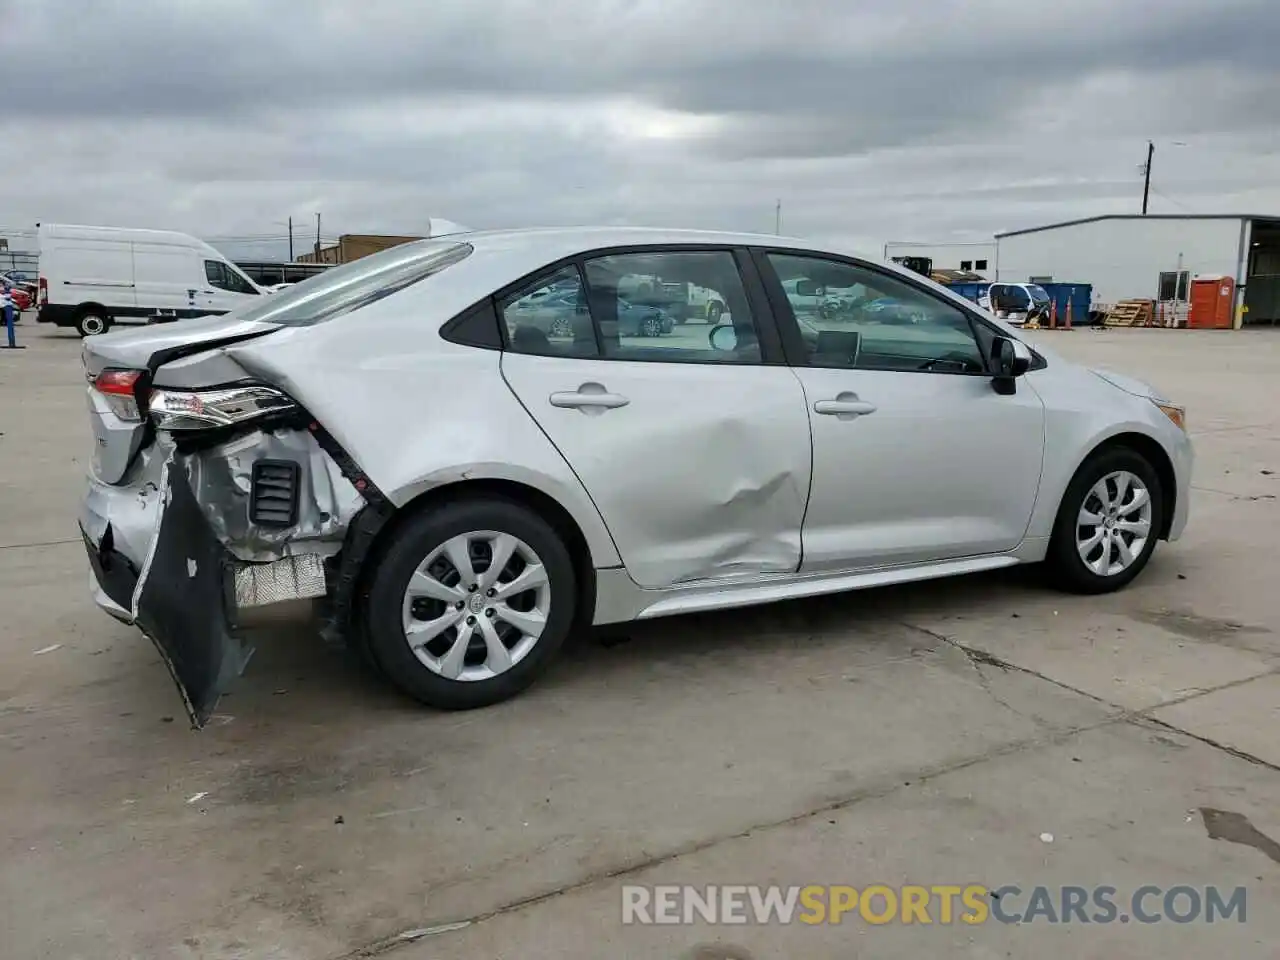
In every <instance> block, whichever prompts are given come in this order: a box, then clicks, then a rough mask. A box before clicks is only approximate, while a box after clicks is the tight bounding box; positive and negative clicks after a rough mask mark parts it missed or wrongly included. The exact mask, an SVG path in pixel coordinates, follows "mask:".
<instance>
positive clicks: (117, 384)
mask: <svg viewBox="0 0 1280 960" xmlns="http://www.w3.org/2000/svg"><path fill="white" fill-rule="evenodd" d="M146 375H147V372H146V371H145V370H103V371H102V372H101V373H100V374H98V375H97V376H96V377H94V378H93V389H95V390H97V391H98V393H100V394H102V398H103V399H104V400H105V401H106V402H107V406H108V407H110V408H111V412H112V413H114V414H115V415H116V416H117V417H119V418H120V419H121V420H130V421H135V422H136V421H139V420H141V419H142V414H143V412H144V411H145V409H146Z"/></svg>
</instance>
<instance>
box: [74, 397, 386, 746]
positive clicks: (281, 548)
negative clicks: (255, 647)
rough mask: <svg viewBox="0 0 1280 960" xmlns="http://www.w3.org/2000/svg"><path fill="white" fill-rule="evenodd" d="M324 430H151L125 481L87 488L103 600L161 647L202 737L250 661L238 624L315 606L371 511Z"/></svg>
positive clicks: (91, 545) (88, 524)
mask: <svg viewBox="0 0 1280 960" xmlns="http://www.w3.org/2000/svg"><path fill="white" fill-rule="evenodd" d="M302 419H305V417H304V418H302ZM319 432H320V431H319V428H318V426H317V427H315V428H313V427H312V425H311V424H309V423H298V424H296V425H284V424H280V425H276V426H272V427H268V428H261V429H253V430H250V431H249V432H245V433H242V434H240V435H237V436H232V437H228V438H225V439H220V440H218V441H216V442H210V441H208V440H202V441H200V442H198V443H194V444H193V443H191V442H189V441H183V442H178V441H175V440H174V439H173V438H172V437H171V436H168V435H166V434H164V433H163V432H158V435H157V437H156V440H155V442H154V443H152V444H151V445H150V446H149V447H147V448H146V449H145V450H144V451H143V452H142V453H141V454H140V455H138V456H137V457H136V459H135V462H134V463H133V464H132V465H131V466H130V468H129V469H128V471H127V473H126V475H125V477H124V480H123V482H122V483H117V484H108V483H106V482H104V481H103V480H101V479H99V478H96V477H91V478H90V482H89V492H88V494H87V496H86V497H85V500H84V505H83V508H82V511H81V528H82V531H83V533H84V537H85V541H86V546H87V547H88V550H89V554H90V562H91V564H92V566H93V568H94V572H95V574H96V577H97V581H98V588H97V590H96V591H95V592H96V593H97V594H98V597H99V602H100V603H101V604H102V605H103V606H104V607H105V608H106V609H108V611H109V612H111V613H113V614H114V615H115V616H117V617H118V618H120V619H123V620H126V621H127V622H131V623H134V624H136V625H137V626H138V627H139V628H140V629H141V630H142V631H143V632H144V633H145V634H146V635H147V636H148V637H149V638H150V639H151V640H152V641H153V642H154V643H155V644H156V646H157V648H158V649H159V650H160V652H161V654H162V656H163V657H164V659H165V662H166V663H167V664H168V665H169V668H170V670H171V671H172V673H173V676H174V679H175V681H177V683H178V686H179V687H180V688H181V690H182V694H183V697H184V699H185V701H186V704H187V707H188V710H189V712H190V714H191V719H192V721H193V723H195V724H196V725H197V726H199V725H201V724H203V723H204V721H205V720H206V719H207V718H208V716H209V713H210V712H211V711H212V710H213V708H214V706H215V705H216V703H217V699H218V696H219V695H220V694H221V693H222V692H223V690H225V689H226V686H227V684H228V683H229V682H230V681H231V680H232V679H234V678H235V676H236V675H237V674H238V673H239V672H240V671H241V670H242V669H243V667H244V665H245V664H246V663H247V662H248V659H249V656H250V654H251V652H252V651H251V650H249V649H248V648H246V647H244V646H242V644H241V642H240V641H239V639H237V636H236V627H237V619H238V618H237V614H238V613H239V612H240V611H242V610H245V609H248V608H252V607H258V606H264V605H267V604H272V603H279V602H282V601H287V600H298V599H311V598H319V597H324V596H325V595H326V594H327V593H328V592H329V590H328V582H329V577H330V573H331V567H332V566H333V565H332V563H331V561H332V560H333V558H334V557H335V556H336V555H337V554H338V553H339V551H340V550H341V549H342V546H343V542H344V539H345V538H346V535H347V531H348V528H349V526H350V524H351V522H352V520H353V519H354V518H355V517H356V516H357V515H358V514H359V513H360V512H361V510H363V509H365V508H366V507H367V506H368V504H369V502H370V500H369V499H367V498H366V494H365V493H361V491H359V490H357V489H356V485H355V484H356V483H361V484H362V485H364V486H365V488H366V492H368V490H369V487H368V484H367V482H366V481H363V480H361V479H360V478H358V477H357V478H354V482H353V479H352V478H348V477H347V476H345V475H344V473H343V470H342V468H341V467H340V466H339V465H338V463H337V461H336V460H335V458H334V457H333V456H331V455H330V454H329V453H327V452H326V451H325V450H324V449H323V448H322V446H321V443H320V441H319V440H318V439H317V433H319Z"/></svg>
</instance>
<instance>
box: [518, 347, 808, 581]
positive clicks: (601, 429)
mask: <svg viewBox="0 0 1280 960" xmlns="http://www.w3.org/2000/svg"><path fill="white" fill-rule="evenodd" d="M502 372H503V375H504V377H505V378H506V380H507V382H508V383H509V384H510V386H511V388H512V389H513V390H514V391H515V393H516V395H517V396H518V397H519V398H520V400H521V402H522V403H523V404H524V406H525V408H526V409H527V410H528V411H529V413H530V414H531V415H532V416H533V418H534V419H535V420H536V421H537V422H538V425H539V426H540V427H541V428H542V429H543V430H544V431H545V432H546V434H547V436H548V437H549V438H550V439H551V441H552V442H553V443H554V444H555V445H556V446H557V447H558V448H559V450H560V452H561V453H562V454H563V455H564V457H565V459H566V460H567V461H568V463H569V465H570V467H572V468H573V470H574V471H575V472H576V473H577V475H578V477H579V478H580V479H581V481H582V483H583V485H584V486H585V487H586V489H587V492H588V493H589V494H590V496H591V498H592V499H593V500H594V501H595V504H596V506H597V507H598V508H599V510H600V513H601V515H602V516H603V517H604V521H605V524H606V525H607V526H608V528H609V532H610V533H611V534H612V535H613V539H614V543H615V544H616V545H617V547H618V553H619V554H620V555H621V557H622V560H623V563H624V564H625V565H626V568H627V571H628V572H629V573H630V575H631V577H632V578H633V579H634V580H635V581H636V582H637V583H638V584H640V585H641V586H644V587H664V586H669V585H671V584H674V583H682V582H690V581H697V580H705V579H714V578H721V577H730V576H738V575H747V574H766V573H786V572H792V571H794V570H796V569H797V568H798V567H799V565H800V529H801V525H802V521H803V519H804V509H805V500H806V498H807V497H808V491H809V469H810V446H809V420H808V414H807V413H806V411H805V403H804V393H803V391H802V390H801V388H800V384H799V381H798V380H797V379H796V377H795V374H794V373H793V372H792V371H791V370H790V369H789V368H787V367H780V366H745V365H744V366H737V365H729V364H716V363H663V362H643V361H625V360H596V359H579V358H572V357H549V356H529V355H522V354H517V353H506V354H504V355H503V359H502Z"/></svg>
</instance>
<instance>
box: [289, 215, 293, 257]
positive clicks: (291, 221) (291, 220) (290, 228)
mask: <svg viewBox="0 0 1280 960" xmlns="http://www.w3.org/2000/svg"><path fill="white" fill-rule="evenodd" d="M289 262H290V263H293V217H290V218H289Z"/></svg>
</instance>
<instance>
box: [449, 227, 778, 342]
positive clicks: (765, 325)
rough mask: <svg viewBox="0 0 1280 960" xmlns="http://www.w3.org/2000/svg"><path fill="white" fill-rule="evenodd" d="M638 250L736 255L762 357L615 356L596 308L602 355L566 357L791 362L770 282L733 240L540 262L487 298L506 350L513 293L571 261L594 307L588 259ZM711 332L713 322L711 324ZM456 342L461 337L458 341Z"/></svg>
mask: <svg viewBox="0 0 1280 960" xmlns="http://www.w3.org/2000/svg"><path fill="white" fill-rule="evenodd" d="M635 253H647V254H653V253H729V254H732V256H733V262H734V265H735V266H736V267H737V268H738V275H739V278H740V279H741V281H742V287H743V293H744V294H745V295H746V298H747V305H748V307H749V308H750V309H751V314H752V321H753V322H754V323H755V327H756V337H757V338H758V339H759V341H760V359H759V360H726V359H721V360H705V359H693V358H689V357H669V358H668V357H626V356H623V357H616V356H614V357H611V356H607V355H605V353H604V344H603V343H602V342H601V334H600V323H599V321H598V320H597V318H596V316H595V314H594V312H593V313H592V315H591V325H592V327H593V328H594V329H595V335H596V344H597V350H598V351H599V355H598V356H594V357H575V356H572V355H570V356H564V357H560V359H565V360H597V361H603V362H611V363H619V362H621V363H693V364H700V365H702V366H707V367H785V366H789V365H790V364H789V362H788V359H787V356H786V353H785V350H784V346H783V341H782V335H781V332H780V330H779V329H778V323H777V319H776V316H775V312H774V311H773V309H772V308H771V305H770V302H769V299H768V297H767V295H766V290H765V287H764V284H762V283H761V279H760V277H759V275H758V274H757V272H756V270H755V269H754V268H755V264H754V263H753V261H752V258H751V254H750V250H749V248H747V247H744V246H741V245H739V244H732V243H679V242H676V243H638V244H626V245H621V246H612V247H597V248H594V249H592V250H586V251H583V252H581V253H575V254H573V255H571V256H567V257H562V258H561V259H559V260H555V261H553V262H551V263H548V264H544V265H543V266H540V267H539V268H538V269H537V270H533V271H531V272H529V273H527V274H525V275H524V276H522V277H521V278H520V279H518V280H516V281H514V282H512V283H508V284H506V285H505V286H503V287H500V288H499V289H498V290H496V291H495V292H494V293H492V294H491V295H490V296H489V297H487V298H486V299H487V300H489V301H490V302H491V303H492V306H493V312H494V315H495V316H496V318H497V321H498V335H499V337H500V338H501V340H502V348H501V349H502V350H503V351H508V350H510V349H511V344H510V342H509V341H508V336H507V325H506V322H505V320H504V319H503V316H502V305H503V302H504V301H506V300H508V299H509V298H510V297H511V296H512V295H513V294H516V293H519V292H520V291H521V290H523V289H525V288H527V287H529V286H530V285H531V284H533V283H536V282H538V281H541V280H543V279H549V278H550V277H551V276H553V275H554V274H556V273H559V272H560V271H561V270H563V269H564V268H565V267H567V266H574V267H576V268H577V270H578V276H579V278H580V279H581V280H582V283H583V289H584V290H586V291H587V294H588V296H587V305H588V309H591V299H592V298H591V296H590V290H591V287H590V284H589V283H588V282H587V276H586V266H585V265H586V262H587V261H588V260H597V259H600V258H602V257H616V256H625V255H627V254H635ZM474 309H475V307H474V306H473V307H471V308H468V310H465V311H463V313H464V314H465V313H468V312H469V311H470V310H474ZM457 320H458V318H457V317H455V318H454V319H453V320H449V321H447V322H446V323H445V324H444V326H443V327H441V335H442V336H444V337H445V339H451V338H450V337H449V335H448V334H449V333H450V332H452V330H453V329H454V328H455V327H456V325H457V323H456V322H457ZM707 330H708V333H709V332H710V330H711V327H710V326H709V325H708V326H707ZM454 342H456V341H454ZM548 356H556V357H559V355H558V354H548Z"/></svg>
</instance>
